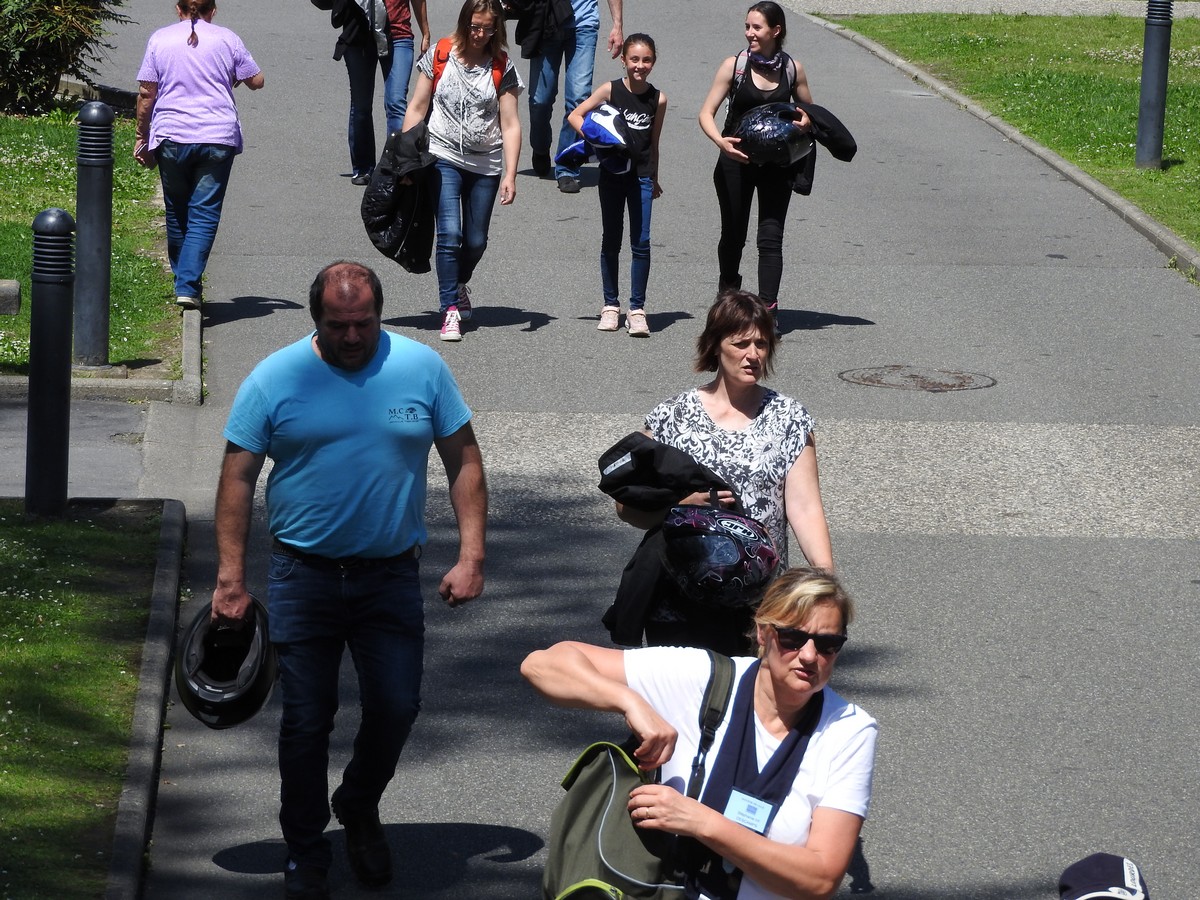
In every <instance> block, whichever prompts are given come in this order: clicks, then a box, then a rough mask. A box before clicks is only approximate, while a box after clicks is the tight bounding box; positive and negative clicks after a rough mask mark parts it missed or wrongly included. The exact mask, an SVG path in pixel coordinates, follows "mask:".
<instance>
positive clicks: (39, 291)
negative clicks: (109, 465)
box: [25, 209, 75, 516]
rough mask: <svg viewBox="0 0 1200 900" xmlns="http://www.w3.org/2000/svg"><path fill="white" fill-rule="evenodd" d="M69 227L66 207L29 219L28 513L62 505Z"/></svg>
mask: <svg viewBox="0 0 1200 900" xmlns="http://www.w3.org/2000/svg"><path fill="white" fill-rule="evenodd" d="M74 231H75V220H74V219H72V218H71V214H70V213H68V212H67V211H66V210H65V209H47V210H43V211H42V212H40V213H38V216H37V218H36V219H34V220H33V275H32V278H31V281H32V283H33V286H32V290H31V291H30V293H31V295H32V296H31V297H30V309H29V418H28V426H27V429H26V441H25V512H26V514H27V515H35V516H61V515H62V514H63V512H65V510H66V508H67V462H68V459H69V456H70V443H71V294H72V290H73V288H74V286H75V266H74V260H73V258H72V250H73V247H72V235H73V234H74Z"/></svg>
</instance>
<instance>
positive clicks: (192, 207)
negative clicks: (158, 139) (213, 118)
mask: <svg viewBox="0 0 1200 900" xmlns="http://www.w3.org/2000/svg"><path fill="white" fill-rule="evenodd" d="M234 155H235V154H234V149H233V147H228V146H226V145H224V144H177V143H175V141H169V140H168V141H163V142H162V143H161V144H159V145H158V149H157V151H156V152H155V156H156V157H157V158H158V171H159V175H160V177H161V178H162V189H163V206H164V207H165V208H166V219H167V257H168V258H169V259H170V260H171V271H172V272H174V273H175V296H176V297H195V298H198V297H199V296H200V278H201V276H202V275H203V274H204V268H205V266H207V265H208V255H209V253H211V252H212V246H213V242H214V241H215V240H216V239H217V226H218V225H220V224H221V204H222V203H224V202H225V189H226V188H227V187H228V186H229V173H230V172H231V171H232V170H233V157H234Z"/></svg>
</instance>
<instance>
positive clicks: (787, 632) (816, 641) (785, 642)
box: [771, 625, 846, 656]
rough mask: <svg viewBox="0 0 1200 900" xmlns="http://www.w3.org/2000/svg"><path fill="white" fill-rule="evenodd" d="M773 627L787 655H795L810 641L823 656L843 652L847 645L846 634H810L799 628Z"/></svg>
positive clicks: (781, 647)
mask: <svg viewBox="0 0 1200 900" xmlns="http://www.w3.org/2000/svg"><path fill="white" fill-rule="evenodd" d="M771 627H772V628H774V629H775V637H776V639H777V640H778V641H779V649H781V650H783V651H785V652H787V653H794V652H795V651H797V650H799V649H801V648H802V647H803V646H804V645H805V644H807V643H808V642H809V641H812V642H813V646H814V647H816V648H817V652H818V653H820V654H821V655H822V656H832V655H833V654H834V653H837V652H838V651H839V650H841V649H842V647H843V646H844V645H845V643H846V635H844V634H809V633H808V632H807V631H801V630H800V629H799V628H780V627H779V626H778V625H773V626H771Z"/></svg>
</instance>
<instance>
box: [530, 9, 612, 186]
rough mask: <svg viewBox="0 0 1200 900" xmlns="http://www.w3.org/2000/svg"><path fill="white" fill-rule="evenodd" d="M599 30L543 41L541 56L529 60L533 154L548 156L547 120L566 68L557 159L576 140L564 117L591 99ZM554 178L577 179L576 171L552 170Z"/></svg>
mask: <svg viewBox="0 0 1200 900" xmlns="http://www.w3.org/2000/svg"><path fill="white" fill-rule="evenodd" d="M599 33H600V27H599V26H598V25H593V26H591V27H589V28H576V29H575V30H574V31H573V32H571V34H572V35H573V37H568V38H567V39H566V40H545V41H542V48H541V49H542V52H541V54H540V55H539V56H535V57H533V58H532V59H531V60H529V146H530V147H532V148H533V152H534V153H550V138H551V136H552V135H551V126H550V118H551V116H553V114H554V98H555V97H557V96H558V70H559V68H560V67H562V66H564V65H565V81H564V84H563V103H564V107H565V108H564V109H563V117H562V125H561V126H560V127H559V130H558V149H557V150H556V151H554V154H555V155H557V154H559V153H561V152H562V151H563V150H565V149H567V147H569V146H570V145H571V144H573V143H575V141H576V140H577V139H578V138H579V135H578V134H576V133H575V129H574V128H572V127H571V126H570V125H568V124H567V116H569V115H570V114H571V111H572V110H573V109H575V107H577V106H578V105H579V104H580V103H582V102H583V101H584V100H586V99H587V98H588V97H590V96H591V95H592V71H593V70H594V69H595V66H596V40H597V38H598V36H599ZM554 175H555V177H556V178H557V177H561V176H563V175H570V176H572V177H574V178H578V177H579V170H578V169H568V168H567V167H566V166H560V165H556V166H555V167H554Z"/></svg>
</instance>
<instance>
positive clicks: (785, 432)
mask: <svg viewBox="0 0 1200 900" xmlns="http://www.w3.org/2000/svg"><path fill="white" fill-rule="evenodd" d="M646 429H647V430H648V431H649V432H650V435H651V437H653V438H654V439H655V440H656V441H661V442H662V443H664V444H669V445H670V446H672V447H674V448H676V449H677V450H682V451H683V452H684V453H687V454H688V455H689V456H691V457H692V459H694V460H695V461H696V462H698V463H701V464H702V465H705V466H708V468H710V469H712V470H713V472H715V473H716V474H717V475H719V476H720V477H721V478H722V479H724V480H725V481H726V482H727V483H728V484H729V485H730V486H731V487H732V488H733V489H734V490H735V491H737V494H738V497H739V498H740V499H741V501H742V506H743V507H745V510H746V514H747V515H749V516H750V517H752V518H754V519H757V520H758V521H759V522H761V523H762V524H763V525H764V526H766V529H767V531H768V532H770V534H771V540H772V541H774V542H775V549H776V551H778V553H779V560H780V564H781V565H782V566H784V567H786V566H787V555H788V554H787V546H788V542H787V516H786V515H785V510H784V503H783V484H784V480H785V479H786V478H787V474H788V472H789V471H790V470H791V468H792V464H793V463H795V462H796V460H797V459H798V458H799V456H800V454H801V453H802V452H803V451H804V447H805V445H806V444H807V442H808V436H809V435H810V434H811V433H812V431H813V419H812V416H810V415H809V414H808V410H806V409H805V408H804V407H803V406H802V405H801V404H800V403H799V402H798V401H796V400H793V399H792V398H791V397H785V396H783V395H782V394H777V393H776V392H775V391H772V390H767V391H766V393H765V394H764V395H763V399H762V405H761V406H760V407H759V410H758V414H757V415H756V416H755V417H754V418H753V419H752V420H751V421H750V423H749V424H748V425H747V426H746V427H745V428H743V429H741V430H739V431H730V430H728V429H725V428H722V427H720V426H719V425H717V424H716V423H715V422H714V421H713V420H712V418H711V417H710V416H709V414H708V411H707V410H705V408H704V404H703V403H702V402H701V401H700V392H699V391H698V390H695V389H693V390H690V391H687V392H685V393H683V394H680V395H679V396H678V397H675V398H673V399H671V400H667V401H665V402H664V403H660V404H659V405H658V406H656V407H654V409H652V410H651V411H650V414H649V415H648V416H646Z"/></svg>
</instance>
